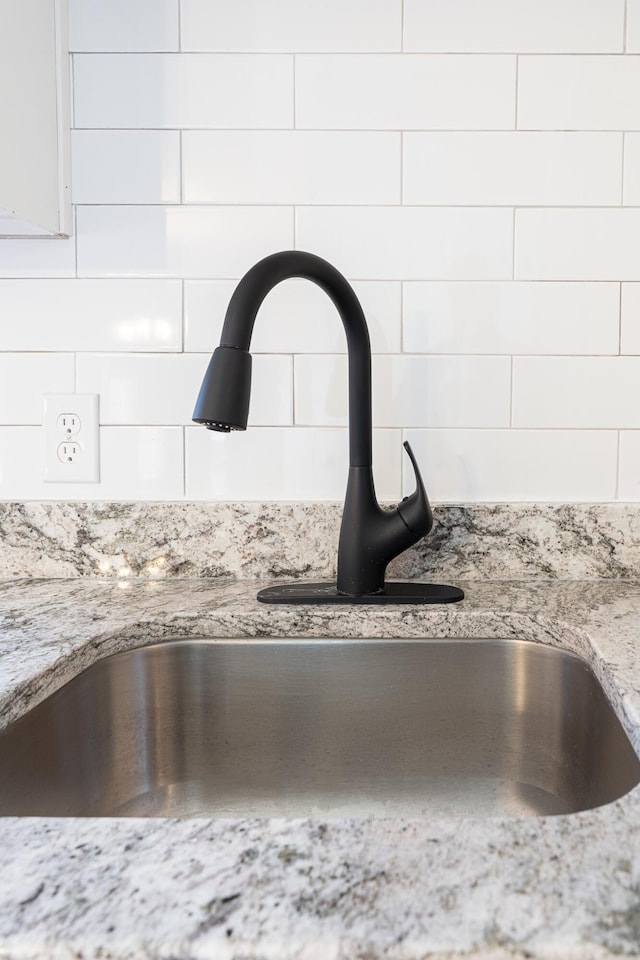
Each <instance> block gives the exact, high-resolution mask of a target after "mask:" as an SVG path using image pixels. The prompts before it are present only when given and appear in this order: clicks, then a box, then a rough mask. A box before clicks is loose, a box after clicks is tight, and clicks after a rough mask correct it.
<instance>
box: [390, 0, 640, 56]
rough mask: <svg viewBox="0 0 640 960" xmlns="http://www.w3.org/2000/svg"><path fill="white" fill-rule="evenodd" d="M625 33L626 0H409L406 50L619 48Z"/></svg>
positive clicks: (406, 1) (589, 50) (612, 50)
mask: <svg viewBox="0 0 640 960" xmlns="http://www.w3.org/2000/svg"><path fill="white" fill-rule="evenodd" d="M630 2H633V0H630ZM623 36H624V0H589V2H587V3H585V2H584V0H482V3H478V0H456V2H455V3H452V2H451V0H404V49H405V50H412V51H416V50H427V51H434V52H442V53H472V52H481V53H498V52H500V53H513V52H518V53H592V52H593V53H619V52H621V51H622V48H623Z"/></svg>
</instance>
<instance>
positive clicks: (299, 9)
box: [181, 0, 402, 52]
mask: <svg viewBox="0 0 640 960" xmlns="http://www.w3.org/2000/svg"><path fill="white" fill-rule="evenodd" d="M401 25H402V0H279V2H278V3H273V2H270V3H265V2H264V0H216V2H215V3H211V0H182V21H181V26H182V49H183V50H271V51H276V52H279V51H287V50H291V51H294V52H295V51H302V50H306V51H315V50H326V51H331V52H336V51H339V50H344V51H358V50H363V51H367V50H400V48H401V43H402V36H401V35H402V26H401Z"/></svg>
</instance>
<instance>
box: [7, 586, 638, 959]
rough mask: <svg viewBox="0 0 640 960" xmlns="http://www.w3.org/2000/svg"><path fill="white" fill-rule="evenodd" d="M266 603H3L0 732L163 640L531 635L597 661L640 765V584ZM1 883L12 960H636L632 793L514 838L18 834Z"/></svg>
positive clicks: (114, 594) (292, 830) (87, 829)
mask: <svg viewBox="0 0 640 960" xmlns="http://www.w3.org/2000/svg"><path fill="white" fill-rule="evenodd" d="M261 585H262V584H261ZM257 587H258V584H257V583H255V582H251V581H244V582H243V581H240V582H221V581H220V580H180V579H165V580H161V581H144V580H123V581H118V580H113V579H112V580H107V579H105V580H99V579H93V578H84V579H83V578H77V579H74V580H30V581H26V580H18V581H13V582H8V581H7V582H4V583H1V584H0V623H1V625H2V629H1V630H0V715H1V718H2V720H1V722H2V723H3V724H6V723H8V722H10V721H11V720H12V719H14V718H15V717H17V716H19V715H20V714H22V713H23V712H24V711H25V710H26V709H28V708H29V707H30V706H32V705H34V704H35V703H37V702H38V701H39V700H41V699H42V698H43V697H44V696H46V695H47V694H48V693H49V692H51V691H52V690H53V689H55V688H57V687H59V686H60V685H61V684H62V683H64V682H65V681H66V680H68V679H70V678H71V677H72V676H74V675H76V674H77V673H78V672H79V671H80V670H82V669H83V668H84V667H86V666H87V665H89V664H90V663H92V662H94V661H95V660H96V659H97V658H99V657H103V656H105V655H107V654H109V653H112V652H114V651H117V650H122V649H125V648H127V647H130V646H132V645H136V644H140V643H147V642H153V641H157V640H161V639H163V638H174V637H189V636H192V637H197V636H208V637H226V636H233V637H242V636H265V635H273V636H302V637H321V636H344V637H384V636H394V637H474V636H476V637H518V638H523V639H529V640H536V641H539V642H542V643H548V644H554V645H559V646H562V647H565V648H567V649H570V650H573V651H575V652H577V653H579V654H580V655H582V656H583V657H585V658H586V659H587V660H588V661H589V663H591V665H592V666H593V668H594V670H595V672H596V674H597V676H598V677H599V679H600V681H601V682H602V683H603V685H604V687H605V690H606V692H607V694H608V695H609V698H610V699H611V701H612V702H613V704H614V706H615V708H616V711H617V712H618V714H619V716H620V718H621V720H622V722H623V723H624V725H625V727H626V729H627V731H628V733H629V735H630V736H631V738H632V741H633V742H634V744H635V746H636V748H637V749H638V748H640V583H636V582H631V581H609V582H603V581H600V582H595V581H592V582H569V581H564V582H563V581H541V580H538V581H535V582H489V581H487V582H484V583H470V584H466V585H465V589H466V591H467V597H466V599H465V601H464V602H463V603H462V604H459V605H453V606H449V607H439V608H428V607H426V608H425V607H422V608H420V607H404V608H403V607H391V608H384V607H372V608H366V607H341V608H331V609H330V608H323V607H315V608H313V607H272V606H264V605H259V604H258V603H257V602H256V601H255V592H256V589H257ZM0 866H1V869H0V958H2V960H7V958H11V960H14V958H16V960H17V958H39V960H40V958H91V957H102V958H106V957H110V958H131V960H133V958H136V960H137V958H151V957H154V958H155V957H157V958H167V960H169V958H171V960H178V958H180V960H196V958H205V957H211V958H216V960H249V958H255V960H271V958H274V960H275V958H278V960H282V958H284V960H288V958H294V957H295V958H296V960H298V958H301V960H316V958H317V960H338V958H340V960H343V958H344V960H346V958H358V960H374V958H378V957H385V958H397V960H405V958H406V960H409V958H412V960H414V958H415V960H417V958H425V957H459V956H473V957H480V958H484V960H489V958H491V960H499V958H500V960H502V958H507V957H509V958H513V957H516V958H524V957H545V958H547V957H548V958H551V957H553V958H563V960H571V958H580V960H598V958H603V957H607V958H613V957H620V956H625V957H629V956H640V788H636V789H635V790H633V791H632V792H631V793H630V794H628V795H627V796H626V797H624V798H623V799H621V800H619V801H617V802H616V803H614V804H611V805H608V806H606V807H602V808H600V809H598V810H594V811H590V812H587V813H581V814H575V815H570V816H561V817H548V818H526V819H520V820H515V819H512V820H506V819H504V820H500V819H495V820H484V821H480V820H457V821H453V820H451V821H446V820H442V821H425V820H326V821H319V820H296V821H286V820H202V819H198V820H195V819H194V820H130V819H118V820H108V819H103V820H99V819H93V820H87V819H82V820H74V819H68V820H65V819H58V820H55V819H23V820H19V819H9V818H5V819H0Z"/></svg>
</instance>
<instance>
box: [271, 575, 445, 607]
mask: <svg viewBox="0 0 640 960" xmlns="http://www.w3.org/2000/svg"><path fill="white" fill-rule="evenodd" d="M463 599H464V591H463V590H460V588H459V587H449V586H445V585H444V584H439V583H415V582H414V581H412V580H409V581H403V582H400V581H391V583H386V584H385V587H384V590H383V591H381V592H380V593H365V594H360V595H359V596H349V595H347V594H344V593H338V591H337V589H336V585H335V583H283V584H282V585H281V586H276V587H267V588H266V589H265V590H261V591H260V592H259V593H258V600H260V601H261V603H334V604H338V603H342V604H354V603H355V604H372V603H374V604H378V605H380V604H392V603H458V601H460V600H463Z"/></svg>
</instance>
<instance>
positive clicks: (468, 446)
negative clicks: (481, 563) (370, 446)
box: [404, 430, 618, 502]
mask: <svg viewBox="0 0 640 960" xmlns="http://www.w3.org/2000/svg"><path fill="white" fill-rule="evenodd" d="M404 436H405V438H406V439H407V440H409V442H410V443H411V446H412V447H413V451H414V453H415V455H416V457H417V459H418V462H419V463H420V467H421V470H422V474H423V477H424V482H425V486H426V488H427V492H428V494H429V497H430V498H431V499H432V500H434V501H438V500H441V501H442V500H444V501H447V500H448V501H458V502H460V501H463V502H465V501H477V500H489V501H491V500H493V501H498V500H507V501H508V500H516V501H518V500H519V501H527V500H532V501H538V502H539V501H545V500H569V501H580V500H582V501H593V500H596V501H597V500H613V499H614V498H615V495H616V494H615V491H616V469H617V444H618V436H617V432H616V431H615V430H610V431H609V430H599V431H598V430H575V431H570V430H407V431H405V434H404ZM405 477H406V479H405V487H404V493H405V494H408V493H411V492H412V490H413V486H414V481H413V478H412V477H411V476H410V471H409V472H405Z"/></svg>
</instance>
